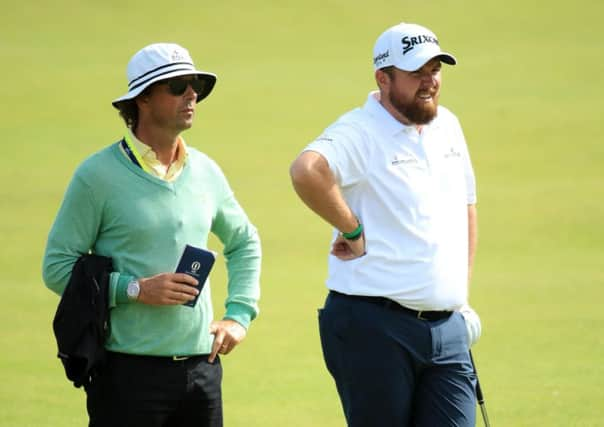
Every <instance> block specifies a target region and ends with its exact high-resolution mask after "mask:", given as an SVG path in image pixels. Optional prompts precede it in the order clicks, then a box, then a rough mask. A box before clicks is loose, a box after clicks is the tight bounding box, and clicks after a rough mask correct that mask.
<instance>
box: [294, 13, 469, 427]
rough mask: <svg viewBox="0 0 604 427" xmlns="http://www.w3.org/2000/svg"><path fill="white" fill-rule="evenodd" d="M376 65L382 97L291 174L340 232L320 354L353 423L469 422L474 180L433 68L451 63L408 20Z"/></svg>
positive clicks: (328, 136) (341, 123)
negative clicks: (469, 295)
mask: <svg viewBox="0 0 604 427" xmlns="http://www.w3.org/2000/svg"><path fill="white" fill-rule="evenodd" d="M373 57H374V69H375V79H376V82H377V85H378V87H379V90H378V91H375V92H371V93H370V94H369V96H368V98H367V101H366V103H365V105H364V106H363V107H361V108H357V109H355V110H353V111H350V112H348V113H346V114H344V115H343V116H342V117H340V118H339V119H338V120H337V121H336V122H335V123H334V124H332V125H331V126H329V127H328V128H327V129H326V130H325V131H324V132H323V133H322V134H321V135H320V136H319V137H318V138H317V139H316V140H315V141H313V142H312V143H311V144H310V145H308V147H306V149H305V150H304V151H303V152H302V154H300V155H299V156H298V158H297V159H296V160H295V161H294V162H293V164H292V167H291V171H290V172H291V177H292V182H293V185H294V188H295V190H296V192H297V193H298V195H299V196H300V198H301V199H302V201H303V202H304V203H305V204H306V205H308V206H309V207H310V208H311V209H312V210H313V211H314V212H316V213H317V214H318V215H320V216H321V217H322V218H324V219H325V220H326V221H327V222H329V223H330V224H331V225H332V226H334V228H335V229H334V233H333V245H332V250H331V255H330V257H329V277H328V279H327V287H328V288H329V290H330V292H329V295H328V297H327V300H326V302H325V307H324V308H323V309H322V310H320V314H319V326H320V334H321V344H322V347H323V355H324V358H325V362H326V365H327V368H328V370H329V371H330V373H331V374H332V376H333V378H334V380H335V383H336V386H337V389H338V393H339V395H340V399H341V401H342V405H343V409H344V413H345V416H346V420H347V422H348V425H349V426H355V427H360V426H365V427H374V426H380V427H386V426H397V427H401V426H426V427H434V426H439V427H442V426H458V427H461V426H464V427H465V426H473V425H474V424H475V402H476V400H475V384H476V378H475V375H474V373H473V367H472V363H471V359H470V355H469V348H470V346H471V345H472V344H473V343H474V342H475V341H476V340H477V339H478V337H479V336H480V320H479V318H478V316H477V315H476V313H475V312H474V311H473V310H472V309H471V308H470V307H469V305H468V304H467V301H468V282H469V277H470V271H471V267H472V261H473V257H474V252H475V248H476V239H477V236H476V234H477V224H476V207H475V203H476V192H475V180H474V173H473V170H472V165H471V162H470V157H469V154H468V150H467V147H466V143H465V139H464V135H463V132H462V129H461V126H460V124H459V122H458V120H457V118H456V117H455V116H454V115H453V114H452V113H451V112H450V111H448V110H447V109H445V108H444V107H442V106H439V105H438V99H439V94H440V84H441V64H442V63H445V64H449V65H454V64H456V59H455V58H454V57H453V56H452V55H450V54H448V53H445V52H443V51H441V48H440V45H439V43H438V40H437V38H436V36H435V35H434V33H432V32H431V31H430V30H428V29H427V28H424V27H422V26H419V25H415V24H406V23H401V24H398V25H396V26H393V27H391V28H389V29H388V30H386V31H385V32H384V33H383V34H382V35H380V37H379V38H378V39H377V41H376V44H375V47H374V51H373Z"/></svg>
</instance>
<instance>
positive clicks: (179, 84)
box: [168, 79, 205, 96]
mask: <svg viewBox="0 0 604 427" xmlns="http://www.w3.org/2000/svg"><path fill="white" fill-rule="evenodd" d="M189 85H191V87H192V88H193V90H194V91H195V93H196V94H198V95H199V94H200V93H202V92H203V90H204V87H205V81H204V80H200V79H194V80H184V79H172V80H168V89H169V90H170V93H171V94H172V95H174V96H180V95H182V94H183V93H185V91H186V90H187V87H188V86H189Z"/></svg>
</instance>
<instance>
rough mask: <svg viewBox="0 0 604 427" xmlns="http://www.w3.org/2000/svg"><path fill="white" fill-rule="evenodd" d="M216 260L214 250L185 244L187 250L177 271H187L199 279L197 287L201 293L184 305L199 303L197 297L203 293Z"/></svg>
mask: <svg viewBox="0 0 604 427" xmlns="http://www.w3.org/2000/svg"><path fill="white" fill-rule="evenodd" d="M215 260H216V255H215V254H214V252H211V251H207V250H205V249H200V248H196V247H195V246H191V245H186V246H185V250H184V251H183V253H182V256H181V257H180V261H179V262H178V267H176V273H185V274H188V275H189V276H191V277H194V278H195V279H197V280H198V281H199V284H198V285H197V286H195V288H197V290H198V291H199V294H197V296H196V297H195V299H193V300H191V301H188V302H186V303H184V304H183V305H187V306H189V307H195V304H197V299H198V298H199V295H200V294H201V290H202V289H203V285H204V284H205V282H206V279H207V278H208V275H209V274H210V271H211V270H212V266H213V265H214V261H215Z"/></svg>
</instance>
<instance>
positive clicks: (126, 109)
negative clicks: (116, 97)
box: [116, 99, 138, 131]
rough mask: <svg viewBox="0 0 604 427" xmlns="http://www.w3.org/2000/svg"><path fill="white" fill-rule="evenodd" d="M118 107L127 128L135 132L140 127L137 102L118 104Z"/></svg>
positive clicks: (128, 101)
mask: <svg viewBox="0 0 604 427" xmlns="http://www.w3.org/2000/svg"><path fill="white" fill-rule="evenodd" d="M116 107H117V109H118V110H119V112H120V116H121V117H122V119H124V122H126V126H128V127H129V128H130V129H132V130H133V131H135V130H136V126H137V125H138V106H137V105H136V101H135V100H134V99H128V100H126V101H122V102H120V103H118V104H117V105H116Z"/></svg>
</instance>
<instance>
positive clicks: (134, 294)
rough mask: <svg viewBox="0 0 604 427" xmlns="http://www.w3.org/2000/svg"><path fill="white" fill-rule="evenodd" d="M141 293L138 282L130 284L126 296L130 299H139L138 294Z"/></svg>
mask: <svg viewBox="0 0 604 427" xmlns="http://www.w3.org/2000/svg"><path fill="white" fill-rule="evenodd" d="M139 293H140V286H139V285H138V282H137V281H134V282H130V283H128V287H127V288H126V294H127V295H128V298H130V299H136V298H138V294H139Z"/></svg>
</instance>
